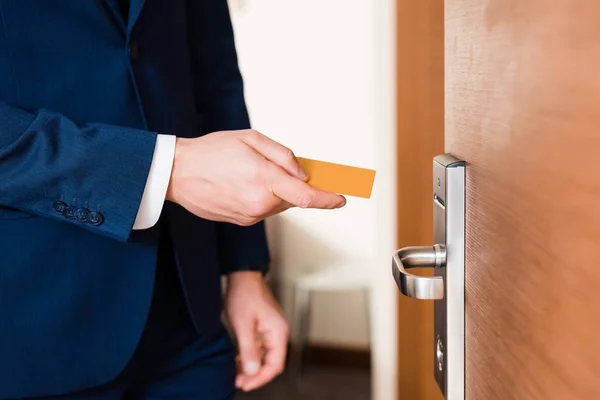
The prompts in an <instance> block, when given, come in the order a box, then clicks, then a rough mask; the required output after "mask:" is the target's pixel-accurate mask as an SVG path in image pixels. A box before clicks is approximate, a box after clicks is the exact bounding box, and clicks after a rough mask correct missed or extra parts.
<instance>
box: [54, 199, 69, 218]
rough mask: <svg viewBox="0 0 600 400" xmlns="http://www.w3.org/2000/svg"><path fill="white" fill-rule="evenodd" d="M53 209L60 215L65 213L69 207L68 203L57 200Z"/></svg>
mask: <svg viewBox="0 0 600 400" xmlns="http://www.w3.org/2000/svg"><path fill="white" fill-rule="evenodd" d="M52 209H53V210H54V211H55V212H56V213H57V214H59V215H63V214H64V213H65V210H66V209H67V203H65V202H64V201H62V200H58V201H55V202H54V203H53V204H52Z"/></svg>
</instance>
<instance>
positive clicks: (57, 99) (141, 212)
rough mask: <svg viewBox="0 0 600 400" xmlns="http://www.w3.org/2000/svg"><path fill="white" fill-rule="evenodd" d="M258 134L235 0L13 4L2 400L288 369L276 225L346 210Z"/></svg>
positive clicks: (6, 14)
mask: <svg viewBox="0 0 600 400" xmlns="http://www.w3.org/2000/svg"><path fill="white" fill-rule="evenodd" d="M249 126H250V125H249V121H248V115H247V112H246V107H245V105H244V97H243V87H242V79H241V76H240V73H239V70H238V66H237V59H236V53H235V46H234V39H233V33H232V27H231V22H230V19H229V12H228V9H227V4H226V0H146V1H144V0H0V399H14V398H47V397H49V396H51V397H52V398H55V399H91V398H93V399H120V398H127V399H130V398H131V399H167V398H168V399H207V400H210V399H228V398H231V397H232V396H233V392H234V387H235V386H237V387H238V388H241V389H243V390H252V389H254V388H257V387H259V386H261V385H263V384H264V383H266V382H268V381H269V380H270V379H272V378H273V377H275V376H276V375H277V374H278V373H280V372H281V370H282V368H283V363H284V359H285V347H286V340H287V326H286V323H285V321H284V319H283V317H282V316H281V313H280V311H279V308H278V306H277V304H276V302H275V301H274V299H273V296H272V295H271V293H270V292H269V290H268V288H267V286H266V285H265V283H264V281H263V274H264V273H265V272H266V266H267V264H268V262H269V258H268V250H267V245H266V240H265V233H264V227H263V224H262V222H261V221H262V220H263V219H264V218H266V217H268V216H270V215H273V214H276V213H279V212H282V211H284V210H285V209H287V208H289V207H293V206H300V207H314V208H325V209H327V208H338V207H341V206H343V204H344V202H345V200H344V199H343V197H341V196H338V195H335V194H331V193H325V192H321V191H318V190H315V189H312V188H310V187H309V186H308V185H307V184H306V183H305V178H306V177H305V174H304V172H303V171H302V169H301V168H300V167H299V165H298V163H297V161H296V159H295V157H294V155H293V153H292V152H291V151H290V150H289V149H287V148H285V147H283V146H282V145H280V144H278V143H276V142H274V141H271V140H269V139H268V138H267V137H265V136H263V135H261V134H260V133H258V132H255V131H252V130H250V129H249ZM223 274H226V275H227V276H228V281H229V283H228V290H227V294H226V297H225V303H224V308H225V311H226V314H227V316H228V318H229V322H230V325H231V327H232V330H233V332H234V334H235V336H236V338H237V342H238V344H239V349H238V350H239V357H240V361H241V362H240V366H241V368H240V369H239V370H236V366H235V362H234V357H235V354H234V350H233V347H232V344H231V342H230V340H229V338H228V336H227V334H226V331H225V329H224V328H223V326H222V324H221V319H220V316H221V312H222V305H221V287H220V278H221V276H222V275H223Z"/></svg>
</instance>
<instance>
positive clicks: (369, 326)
mask: <svg viewBox="0 0 600 400" xmlns="http://www.w3.org/2000/svg"><path fill="white" fill-rule="evenodd" d="M363 298H364V300H365V311H366V313H365V314H366V315H365V318H366V323H367V335H368V337H369V343H371V341H372V340H373V331H372V329H373V321H371V317H372V315H371V290H370V289H369V288H366V289H364V290H363Z"/></svg>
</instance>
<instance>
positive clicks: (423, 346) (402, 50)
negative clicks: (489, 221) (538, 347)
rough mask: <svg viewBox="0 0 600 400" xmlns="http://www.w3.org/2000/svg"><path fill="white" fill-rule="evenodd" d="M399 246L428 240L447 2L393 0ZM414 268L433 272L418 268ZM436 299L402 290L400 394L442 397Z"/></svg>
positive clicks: (440, 137)
mask: <svg viewBox="0 0 600 400" xmlns="http://www.w3.org/2000/svg"><path fill="white" fill-rule="evenodd" d="M396 54H397V57H396V59H397V62H396V64H397V75H396V81H397V88H396V92H397V118H396V119H397V127H398V134H397V148H398V150H397V179H398V183H397V200H398V208H397V210H398V211H397V213H398V248H400V247H405V246H418V245H423V246H426V245H430V244H432V238H433V229H432V226H433V215H432V212H431V211H432V204H431V195H432V194H431V179H432V178H431V177H432V160H433V157H435V156H436V155H438V154H441V153H443V152H444V2H443V0H397V2H396ZM419 274H421V275H427V274H431V271H428V270H424V271H420V272H419ZM432 343H434V339H433V302H427V301H420V300H415V299H410V298H408V297H404V296H399V300H398V397H399V399H400V400H440V399H442V396H441V395H440V393H439V389H438V387H437V385H436V383H435V380H434V379H433V368H432V365H433V362H432V360H433V346H432Z"/></svg>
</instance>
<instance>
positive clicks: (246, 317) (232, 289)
mask: <svg viewBox="0 0 600 400" xmlns="http://www.w3.org/2000/svg"><path fill="white" fill-rule="evenodd" d="M225 311H226V313H227V317H228V319H229V324H230V326H231V328H232V330H233V332H234V334H235V336H236V338H237V342H238V347H239V371H238V375H237V377H236V381H235V384H236V387H237V388H239V389H242V390H244V391H246V392H247V391H250V390H254V389H257V388H259V387H261V386H263V385H264V384H266V383H268V382H270V381H271V380H272V379H273V378H275V377H276V376H277V375H279V374H281V372H282V371H283V368H284V365H285V357H286V352H287V343H288V336H289V328H288V325H287V322H286V321H285V319H284V317H283V315H282V312H281V309H280V307H279V305H278V304H277V302H276V301H275V299H274V297H273V295H272V293H271V291H270V290H269V288H268V286H267V285H266V283H265V282H264V280H263V278H262V274H261V273H260V272H253V271H252V272H250V271H245V272H234V273H232V274H231V275H230V276H229V285H228V290H227V296H226V299H225Z"/></svg>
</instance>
